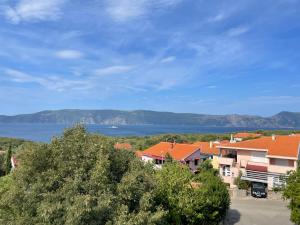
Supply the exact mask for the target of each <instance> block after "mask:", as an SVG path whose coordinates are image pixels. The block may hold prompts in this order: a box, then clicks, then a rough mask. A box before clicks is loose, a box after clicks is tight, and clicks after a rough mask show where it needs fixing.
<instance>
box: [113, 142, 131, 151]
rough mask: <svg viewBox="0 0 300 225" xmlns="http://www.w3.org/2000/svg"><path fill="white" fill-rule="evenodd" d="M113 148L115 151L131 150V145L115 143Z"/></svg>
mask: <svg viewBox="0 0 300 225" xmlns="http://www.w3.org/2000/svg"><path fill="white" fill-rule="evenodd" d="M114 148H115V149H117V150H132V145H131V144H130V143H119V142H117V143H116V144H115V145H114Z"/></svg>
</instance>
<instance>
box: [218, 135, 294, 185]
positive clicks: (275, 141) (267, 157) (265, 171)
mask: <svg viewBox="0 0 300 225" xmlns="http://www.w3.org/2000/svg"><path fill="white" fill-rule="evenodd" d="M218 148H219V152H220V157H219V171H220V175H221V177H222V178H223V180H224V182H225V183H228V184H229V185H230V186H231V187H233V186H234V179H235V178H236V177H238V175H239V173H240V171H241V172H242V179H243V180H248V181H250V182H259V183H264V184H266V185H267V186H268V189H273V188H274V187H278V186H281V185H282V184H283V181H282V177H283V176H286V173H287V172H288V171H290V170H296V168H297V160H299V151H300V136H298V135H290V136H283V135H282V136H275V135H273V136H272V137H261V138H257V139H252V140H247V141H241V142H236V143H228V144H220V145H219V146H218Z"/></svg>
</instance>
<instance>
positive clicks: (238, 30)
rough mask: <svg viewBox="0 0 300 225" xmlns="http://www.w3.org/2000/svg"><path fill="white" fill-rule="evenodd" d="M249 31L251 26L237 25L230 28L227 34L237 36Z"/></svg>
mask: <svg viewBox="0 0 300 225" xmlns="http://www.w3.org/2000/svg"><path fill="white" fill-rule="evenodd" d="M248 31H249V27H243V26H241V27H235V28H232V29H230V30H229V31H228V32H227V35H228V36H229V37H236V36H240V35H242V34H244V33H246V32H248Z"/></svg>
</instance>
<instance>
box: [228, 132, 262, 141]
mask: <svg viewBox="0 0 300 225" xmlns="http://www.w3.org/2000/svg"><path fill="white" fill-rule="evenodd" d="M261 136H262V134H257V133H248V132H241V133H236V134H234V135H233V141H235V142H237V141H243V140H245V139H253V138H259V137H261Z"/></svg>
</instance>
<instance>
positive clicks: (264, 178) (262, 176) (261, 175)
mask: <svg viewBox="0 0 300 225" xmlns="http://www.w3.org/2000/svg"><path fill="white" fill-rule="evenodd" d="M242 179H243V180H249V181H257V182H262V183H268V173H267V172H259V171H253V170H246V173H245V174H244V175H243V176H242Z"/></svg>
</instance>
